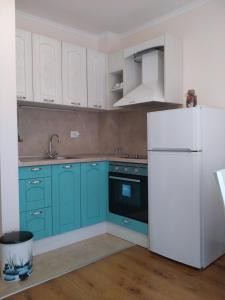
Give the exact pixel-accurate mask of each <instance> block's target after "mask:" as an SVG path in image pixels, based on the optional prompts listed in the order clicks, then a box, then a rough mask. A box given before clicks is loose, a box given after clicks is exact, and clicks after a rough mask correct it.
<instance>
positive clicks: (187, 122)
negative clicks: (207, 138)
mask: <svg viewBox="0 0 225 300" xmlns="http://www.w3.org/2000/svg"><path fill="white" fill-rule="evenodd" d="M200 116H201V108H200V107H195V108H180V109H172V110H166V111H159V112H152V113H148V150H150V149H161V148H163V149H170V148H172V149H191V150H201V124H200V121H201V120H200Z"/></svg>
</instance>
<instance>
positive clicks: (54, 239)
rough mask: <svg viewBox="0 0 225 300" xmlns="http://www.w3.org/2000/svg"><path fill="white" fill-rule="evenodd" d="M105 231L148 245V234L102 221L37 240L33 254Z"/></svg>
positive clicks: (138, 243) (132, 241) (135, 242)
mask: <svg viewBox="0 0 225 300" xmlns="http://www.w3.org/2000/svg"><path fill="white" fill-rule="evenodd" d="M104 233H109V234H112V235H115V236H117V237H120V238H121V239H124V240H127V241H129V242H131V243H134V244H137V245H140V246H142V247H145V248H147V247H148V237H147V236H146V235H144V234H141V233H138V232H135V231H132V230H129V229H127V228H124V227H121V226H119V225H116V224H113V223H110V222H102V223H99V224H96V225H92V226H88V227H84V228H81V229H77V230H73V231H70V232H67V233H62V234H58V235H55V236H51V237H48V238H45V239H41V240H39V241H35V242H34V245H33V254H34V255H39V254H42V253H45V252H48V251H51V250H55V249H58V248H61V247H64V246H68V245H70V244H73V243H76V242H80V241H83V240H86V239H88V238H91V237H94V236H97V235H100V234H104Z"/></svg>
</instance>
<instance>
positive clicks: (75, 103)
mask: <svg viewBox="0 0 225 300" xmlns="http://www.w3.org/2000/svg"><path fill="white" fill-rule="evenodd" d="M70 103H71V104H73V105H79V106H80V102H70Z"/></svg>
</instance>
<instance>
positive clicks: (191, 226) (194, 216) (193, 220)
mask: <svg viewBox="0 0 225 300" xmlns="http://www.w3.org/2000/svg"><path fill="white" fill-rule="evenodd" d="M201 155H202V154H201V152H192V153H191V152H190V153H188V152H187V153H185V152H178V153H177V152H176V153H173V152H151V153H150V157H149V159H150V161H149V179H148V180H149V233H150V250H151V251H153V252H155V253H158V254H160V255H163V256H165V257H168V258H171V259H173V260H176V261H179V262H182V263H184V264H187V265H190V266H193V267H197V268H201V254H200V253H201V252H200V250H201V249H200V246H201V242H200V161H201Z"/></svg>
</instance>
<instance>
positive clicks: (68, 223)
mask: <svg viewBox="0 0 225 300" xmlns="http://www.w3.org/2000/svg"><path fill="white" fill-rule="evenodd" d="M52 206H53V234H58V233H63V232H66V231H70V230H73V229H77V228H80V164H61V165H54V166H52Z"/></svg>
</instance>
